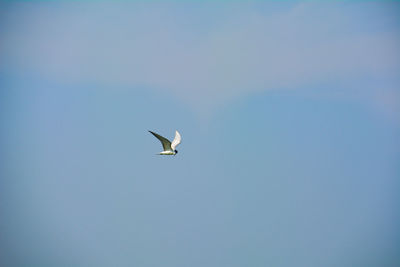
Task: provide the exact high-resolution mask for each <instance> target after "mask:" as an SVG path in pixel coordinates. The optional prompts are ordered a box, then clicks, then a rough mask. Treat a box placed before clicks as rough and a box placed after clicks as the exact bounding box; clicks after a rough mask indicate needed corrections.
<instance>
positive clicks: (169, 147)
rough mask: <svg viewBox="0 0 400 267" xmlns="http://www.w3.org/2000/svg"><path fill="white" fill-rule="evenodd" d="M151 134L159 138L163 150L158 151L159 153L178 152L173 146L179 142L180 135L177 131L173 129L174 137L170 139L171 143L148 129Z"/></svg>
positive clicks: (172, 153) (170, 153) (173, 153)
mask: <svg viewBox="0 0 400 267" xmlns="http://www.w3.org/2000/svg"><path fill="white" fill-rule="evenodd" d="M149 132H150V133H151V134H152V135H154V136H155V137H157V139H158V140H160V142H161V144H162V146H163V149H164V151H162V152H160V154H159V155H176V154H178V150H176V149H175V148H176V147H177V146H178V145H179V144H180V143H181V135H180V134H179V132H178V131H175V138H174V140H173V141H172V143H171V142H170V141H169V140H168V139H167V138H165V137H162V136H161V135H159V134H156V133H154V132H152V131H149Z"/></svg>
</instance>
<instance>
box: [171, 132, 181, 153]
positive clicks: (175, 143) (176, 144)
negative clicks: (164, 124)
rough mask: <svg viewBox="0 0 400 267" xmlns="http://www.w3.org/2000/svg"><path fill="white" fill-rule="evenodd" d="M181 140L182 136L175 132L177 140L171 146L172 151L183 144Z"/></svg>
mask: <svg viewBox="0 0 400 267" xmlns="http://www.w3.org/2000/svg"><path fill="white" fill-rule="evenodd" d="M181 140H182V138H181V135H180V134H179V132H178V131H175V138H174V140H173V141H172V144H171V148H172V150H175V148H176V147H177V146H178V145H179V144H180V143H181Z"/></svg>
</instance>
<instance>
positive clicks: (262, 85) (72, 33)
mask: <svg viewBox="0 0 400 267" xmlns="http://www.w3.org/2000/svg"><path fill="white" fill-rule="evenodd" d="M231 7H232V6H230V8H229V9H228V8H226V9H224V8H223V7H222V8H221V7H219V9H217V10H218V11H214V12H211V13H212V18H210V20H208V17H207V16H208V15H210V14H211V13H210V12H208V11H207V9H205V10H202V11H194V10H193V9H192V10H190V12H191V13H192V15H193V16H197V18H199V17H200V18H201V19H200V22H201V21H203V22H204V25H200V26H196V25H195V23H194V21H192V20H191V18H190V14H189V15H188V14H187V13H185V9H184V8H180V9H178V8H177V7H176V6H174V7H168V6H162V5H161V6H158V5H155V4H153V5H151V6H146V5H138V4H126V3H125V4H121V3H120V4H115V5H112V4H98V3H86V4H68V5H61V4H49V3H41V4H34V3H27V4H25V5H19V6H17V7H14V8H13V9H11V8H10V10H12V11H14V12H10V13H9V14H8V18H7V19H5V21H6V22H7V23H6V24H5V26H6V28H5V30H3V33H2V36H3V37H2V38H3V48H1V49H0V57H1V58H3V59H4V60H3V62H5V63H6V64H7V66H8V67H11V68H14V69H23V70H24V71H29V72H34V73H36V74H40V75H43V76H44V77H47V78H50V79H57V80H60V81H70V82H78V83H79V82H95V83H102V84H104V83H105V84H109V85H111V86H112V87H118V86H119V85H123V86H132V87H137V86H142V85H145V86H146V87H150V88H155V89H156V90H167V92H171V93H173V94H176V95H177V96H179V97H180V98H181V99H182V101H184V102H185V103H187V104H188V105H191V106H194V107H195V108H196V109H197V110H199V111H204V110H207V109H212V108H213V107H215V106H217V105H219V104H220V103H223V102H226V101H229V100H230V99H232V98H235V97H238V96H240V95H243V94H248V93H252V92H258V91H262V90H270V89H279V88H298V87H304V86H309V85H313V84H318V83H324V82H332V81H340V83H342V84H343V83H346V81H347V80H349V81H353V82H354V80H357V79H359V80H360V81H362V79H363V77H376V78H380V77H386V76H388V77H392V76H395V73H397V72H398V71H399V70H400V60H399V59H400V38H399V34H398V31H395V30H393V29H386V28H384V27H382V29H378V30H376V29H375V30H368V27H369V25H370V23H371V22H369V21H368V19H369V18H368V17H366V18H365V19H363V17H362V16H361V17H360V16H357V14H354V12H352V10H351V7H347V6H346V5H343V4H337V5H333V4H330V5H324V4H315V3H307V4H297V5H294V6H292V7H287V8H284V9H282V10H279V11H275V12H271V11H270V12H267V13H265V14H268V15H265V14H263V12H261V11H259V10H258V9H257V8H255V6H252V7H249V8H240V7H241V6H239V7H237V8H231ZM363 7H364V6H362V5H360V6H358V7H357V9H359V8H361V10H362V8H363ZM212 8H213V7H212V6H210V9H211V10H212ZM368 10H370V9H368ZM353 11H354V10H353ZM207 12H208V13H207ZM358 12H360V11H359V10H358ZM377 12H378V11H377ZM379 12H381V14H375V18H379V17H380V16H381V17H384V16H385V14H384V12H383V11H382V9H380V11H379ZM193 20H194V19H193ZM209 21H211V22H209ZM363 25H365V28H363ZM0 64H1V63H0ZM380 89H381V88H379V89H377V90H380Z"/></svg>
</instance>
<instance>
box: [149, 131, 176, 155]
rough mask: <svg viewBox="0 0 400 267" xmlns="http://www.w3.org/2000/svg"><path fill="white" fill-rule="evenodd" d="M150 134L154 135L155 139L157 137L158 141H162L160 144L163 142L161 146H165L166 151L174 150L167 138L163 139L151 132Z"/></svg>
mask: <svg viewBox="0 0 400 267" xmlns="http://www.w3.org/2000/svg"><path fill="white" fill-rule="evenodd" d="M149 132H150V133H151V134H152V135H154V136H155V137H157V139H158V140H160V142H161V144H162V146H163V149H164V151H168V150H172V149H171V142H170V141H169V140H168V139H167V138H165V137H162V136H161V135H159V134H156V133H154V132H152V131H149Z"/></svg>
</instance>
